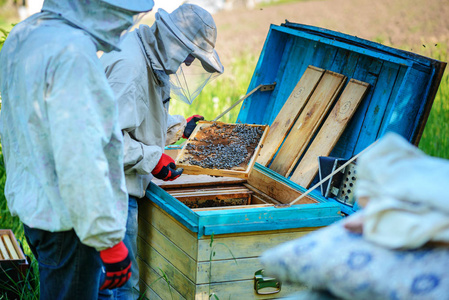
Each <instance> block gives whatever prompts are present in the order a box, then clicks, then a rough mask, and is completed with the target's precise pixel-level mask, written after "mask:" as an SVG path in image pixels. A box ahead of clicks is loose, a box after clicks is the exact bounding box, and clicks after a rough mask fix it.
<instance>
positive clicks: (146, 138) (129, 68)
mask: <svg viewBox="0 0 449 300" xmlns="http://www.w3.org/2000/svg"><path fill="white" fill-rule="evenodd" d="M138 70H139V68H134V67H133V62H132V61H131V62H129V61H126V59H117V60H116V61H114V63H113V64H111V65H110V66H108V67H107V74H108V80H109V84H110V86H111V87H112V90H113V91H114V95H115V97H116V98H117V103H118V109H119V123H120V127H121V129H122V133H123V139H124V155H125V156H124V169H125V174H135V173H137V174H141V175H148V174H150V173H151V171H152V170H153V169H154V168H155V167H156V165H157V163H158V162H159V159H160V158H161V156H162V152H163V148H162V147H161V145H159V144H156V143H155V141H157V140H159V139H160V130H158V128H160V126H161V125H160V123H159V120H158V118H166V116H165V115H160V114H158V113H156V110H155V109H152V107H151V105H152V101H160V99H149V95H148V91H147V89H148V80H147V79H145V78H146V74H141V73H139V71H138ZM137 132H138V134H137ZM158 134H159V135H158ZM136 135H138V136H139V137H140V138H136V137H135V136H136ZM164 140H165V137H164Z"/></svg>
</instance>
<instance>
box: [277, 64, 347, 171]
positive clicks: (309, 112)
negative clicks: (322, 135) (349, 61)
mask: <svg viewBox="0 0 449 300" xmlns="http://www.w3.org/2000/svg"><path fill="white" fill-rule="evenodd" d="M345 80H346V77H345V76H344V75H341V74H337V73H335V72H331V71H326V72H325V74H324V75H323V77H322V78H321V80H320V82H319V83H318V86H317V87H316V89H315V91H314V92H313V94H312V96H311V97H310V100H309V101H308V103H307V105H306V107H305V108H304V109H303V111H302V112H301V114H300V116H299V117H298V119H297V120H296V122H295V124H294V125H293V127H292V128H291V131H290V133H289V135H288V136H287V138H286V139H285V141H284V143H283V145H282V147H281V149H280V150H279V152H278V154H277V155H276V157H275V158H274V160H273V162H272V164H271V165H270V169H272V170H273V171H275V172H277V173H278V174H280V175H282V176H286V177H287V176H288V175H289V173H287V172H288V171H289V170H290V169H291V168H292V167H294V166H295V164H296V162H297V161H298V159H299V157H300V156H301V154H302V153H303V152H304V150H305V149H306V147H307V145H308V144H309V142H310V140H311V138H312V137H313V135H314V134H315V132H316V130H317V129H318V127H319V126H320V124H321V122H322V121H323V119H324V116H325V115H326V113H327V112H328V110H329V108H330V107H331V106H332V103H333V102H334V100H335V99H336V98H337V95H338V93H339V92H340V90H341V88H342V86H343V84H344V82H345Z"/></svg>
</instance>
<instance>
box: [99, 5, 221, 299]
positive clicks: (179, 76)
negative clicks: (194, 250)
mask: <svg viewBox="0 0 449 300" xmlns="http://www.w3.org/2000/svg"><path fill="white" fill-rule="evenodd" d="M216 37H217V29H216V26H215V22H214V20H213V18H212V16H211V15H210V14H209V13H208V12H207V11H206V10H204V9H202V8H201V7H199V6H197V5H192V4H183V5H181V6H180V7H179V8H177V9H176V10H174V11H173V12H172V13H170V14H169V13H167V12H166V11H164V10H163V9H159V10H158V12H157V13H156V21H155V22H154V24H153V25H152V26H151V27H149V26H147V25H141V26H140V27H139V28H138V29H136V30H134V31H132V32H130V33H128V34H127V36H126V38H125V39H124V40H123V42H122V51H121V52H111V53H107V54H105V55H103V56H102V57H101V62H102V63H103V66H104V69H105V72H106V76H107V78H108V81H109V83H110V84H111V87H112V89H113V90H114V92H115V95H116V97H117V100H118V105H119V122H120V126H121V129H122V132H123V135H124V142H125V159H124V169H125V177H126V186H127V188H128V193H129V195H130V196H129V212H128V224H127V232H126V236H125V240H124V241H125V244H126V245H127V246H128V248H129V249H130V251H131V252H132V256H133V264H132V270H133V272H132V274H133V275H132V278H131V280H130V281H129V282H128V283H127V284H126V285H125V286H124V287H122V288H121V289H117V290H116V291H114V293H116V296H117V297H118V298H120V297H122V296H124V295H128V299H129V298H131V297H134V298H137V297H138V293H136V292H135V291H134V294H133V296H130V295H131V294H132V293H133V287H134V288H135V289H137V288H138V286H137V284H138V272H137V270H138V269H137V263H135V256H136V237H137V199H138V198H142V197H144V195H145V190H146V188H147V186H148V184H149V182H150V180H151V178H152V177H153V176H155V177H156V178H159V179H162V180H174V179H176V178H177V177H179V176H180V175H181V172H182V171H181V170H177V169H176V166H175V164H174V161H173V159H171V158H170V157H169V156H168V155H166V154H164V153H163V151H164V147H165V145H166V144H170V143H173V142H176V141H177V140H178V139H179V138H180V137H181V136H184V137H188V136H189V135H190V134H191V132H192V131H193V129H194V128H195V126H196V123H197V121H198V120H200V119H202V117H201V116H199V115H195V116H192V117H190V118H188V119H187V121H186V120H185V119H184V118H183V117H181V116H170V115H169V114H168V104H169V100H170V94H171V96H172V97H173V98H178V99H180V100H182V101H185V102H187V103H191V102H192V101H193V99H194V98H195V97H196V96H197V95H198V94H199V92H200V91H201V90H202V88H203V87H204V86H205V85H206V83H207V82H209V81H210V80H211V79H213V78H214V77H215V76H217V75H219V74H221V73H223V65H222V64H221V62H220V59H219V57H218V55H217V52H216V51H215V49H214V48H215V41H216ZM144 201H145V200H144Z"/></svg>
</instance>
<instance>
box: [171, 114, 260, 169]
mask: <svg viewBox="0 0 449 300" xmlns="http://www.w3.org/2000/svg"><path fill="white" fill-rule="evenodd" d="M267 132H268V126H266V125H248V124H229V123H222V122H207V121H200V122H198V125H197V126H196V128H195V130H194V131H193V132H192V134H191V136H190V137H189V139H188V141H187V142H186V144H185V145H184V147H183V148H182V150H181V152H180V153H179V154H178V156H177V157H176V165H177V167H180V168H183V169H184V174H192V175H199V174H206V175H214V176H230V177H240V178H247V177H248V174H249V172H250V171H251V168H252V166H253V165H254V163H255V157H257V155H258V153H259V151H260V145H261V144H262V143H263V141H264V139H265V137H266V134H267Z"/></svg>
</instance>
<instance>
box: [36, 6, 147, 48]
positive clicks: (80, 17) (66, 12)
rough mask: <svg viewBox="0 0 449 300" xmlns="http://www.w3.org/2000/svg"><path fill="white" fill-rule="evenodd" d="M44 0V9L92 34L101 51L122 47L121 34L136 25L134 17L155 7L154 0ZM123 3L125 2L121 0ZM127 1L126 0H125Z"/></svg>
mask: <svg viewBox="0 0 449 300" xmlns="http://www.w3.org/2000/svg"><path fill="white" fill-rule="evenodd" d="M116 2H118V1H114V0H104V1H103V0H77V1H68V0H45V2H44V4H43V6H42V11H49V12H53V13H55V14H58V15H59V16H61V17H62V18H64V19H66V20H67V21H69V22H70V23H72V24H74V25H76V26H77V27H79V28H81V29H83V30H85V31H86V32H88V33H89V34H90V35H92V36H93V37H94V39H95V41H96V42H97V43H98V46H97V48H98V50H103V51H105V52H109V51H112V50H120V48H119V43H120V36H121V34H122V32H123V31H125V30H128V29H129V28H130V27H131V26H133V25H134V18H133V17H134V16H135V15H136V14H138V13H139V12H146V11H149V10H151V9H152V7H153V1H152V0H136V1H127V2H128V3H129V4H117V3H116ZM122 2H124V1H122ZM124 3H126V2H124Z"/></svg>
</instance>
